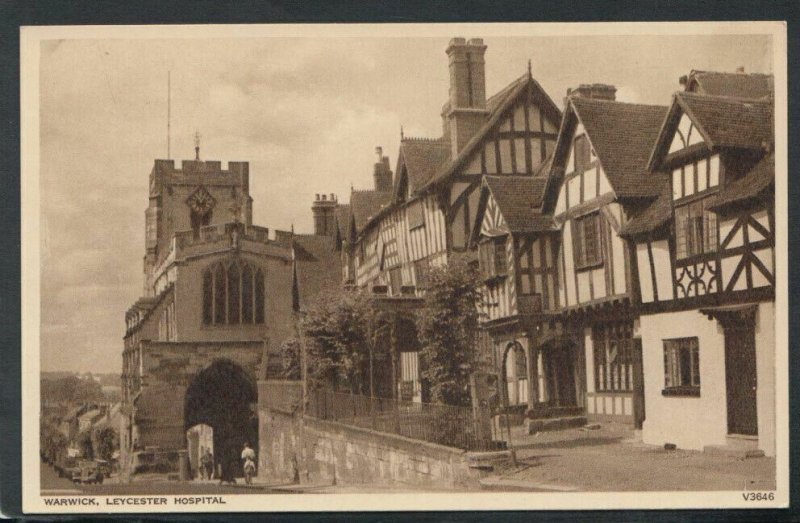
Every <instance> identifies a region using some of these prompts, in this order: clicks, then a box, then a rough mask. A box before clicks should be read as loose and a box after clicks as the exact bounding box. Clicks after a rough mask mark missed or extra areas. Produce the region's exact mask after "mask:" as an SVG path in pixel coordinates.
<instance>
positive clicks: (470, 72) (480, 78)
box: [442, 38, 489, 157]
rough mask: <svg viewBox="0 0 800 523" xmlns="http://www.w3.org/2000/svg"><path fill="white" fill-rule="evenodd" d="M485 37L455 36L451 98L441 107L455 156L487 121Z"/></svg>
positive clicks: (451, 55)
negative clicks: (467, 38) (468, 38)
mask: <svg viewBox="0 0 800 523" xmlns="http://www.w3.org/2000/svg"><path fill="white" fill-rule="evenodd" d="M485 53H486V46H485V45H483V39H481V38H472V39H470V40H465V39H464V38H453V39H452V40H450V45H448V46H447V56H448V58H449V59H450V100H449V101H448V102H447V103H446V104H445V106H444V107H443V108H442V119H443V127H444V132H445V135H446V136H445V137H449V139H450V144H451V146H452V156H453V157H455V156H456V155H457V154H458V153H459V152H460V151H461V150H462V149H463V148H464V146H465V145H466V144H467V142H469V140H470V138H472V137H473V136H474V135H475V133H476V132H477V131H478V129H480V127H481V126H482V125H483V124H484V122H486V118H487V116H488V114H489V113H488V111H487V110H486V71H485V65H484V59H483V56H484V54H485Z"/></svg>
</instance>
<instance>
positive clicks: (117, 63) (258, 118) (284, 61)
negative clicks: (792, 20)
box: [39, 34, 772, 372]
mask: <svg viewBox="0 0 800 523" xmlns="http://www.w3.org/2000/svg"><path fill="white" fill-rule="evenodd" d="M453 36H465V37H467V38H471V37H474V36H480V35H479V34H478V35H469V34H465V35H453ZM447 43H448V38H440V37H430V38H283V37H282V38H277V37H272V38H269V37H267V38H237V39H233V38H231V39H190V38H182V39H172V40H169V39H164V40H157V39H150V40H143V39H130V40H125V39H106V40H102V39H100V40H98V39H94V40H89V39H81V40H48V41H44V42H42V45H41V49H40V52H41V56H40V115H39V116H40V155H41V156H40V165H41V171H40V184H41V218H42V221H41V233H42V234H41V252H42V259H41V299H42V301H41V319H42V325H41V352H40V357H41V370H42V371H55V370H67V371H87V370H90V371H93V372H119V371H120V370H121V361H122V347H123V343H122V336H123V334H124V328H125V322H124V315H125V311H126V310H127V309H128V307H129V306H130V305H131V304H133V303H134V302H135V301H136V299H137V298H138V297H139V296H141V295H142V285H143V274H142V257H143V255H144V210H145V208H146V207H147V196H148V176H149V173H150V170H151V168H152V166H153V160H154V159H156V158H166V157H167V74H168V71H169V72H170V75H171V153H172V154H171V157H172V158H173V159H175V160H176V161H178V163H179V161H180V160H181V159H192V158H194V139H193V136H194V133H195V132H199V133H200V136H201V141H200V148H201V150H200V156H201V159H205V160H219V161H222V163H223V166H225V165H226V164H227V162H228V161H231V160H233V161H249V162H250V190H251V195H252V197H253V199H254V204H253V205H254V210H253V221H254V223H256V224H257V225H261V226H265V227H269V228H270V229H288V228H289V227H290V226H292V225H294V227H295V230H296V231H298V232H311V231H312V230H313V229H312V220H311V210H310V206H311V202H312V200H313V198H314V194H315V193H336V194H337V195H338V196H339V200H340V201H342V202H346V201H348V199H349V194H350V190H351V187H355V188H357V189H358V188H371V186H372V164H373V162H374V161H375V153H374V150H375V147H376V146H383V148H384V154H388V155H389V157H390V162H391V164H392V166H393V169H394V165H395V164H396V161H397V150H398V147H399V143H400V127H401V126H402V127H403V129H404V132H405V135H406V136H424V137H438V136H440V135H441V117H440V112H441V108H442V105H443V104H444V102H445V101H446V100H447V96H448V83H449V73H448V65H447V56H446V54H445V49H446V47H447ZM484 43H485V44H486V45H487V46H488V50H487V51H486V84H487V85H486V89H487V94H488V95H491V94H493V93H495V92H497V91H499V90H500V89H502V88H503V87H505V86H506V85H507V84H508V83H510V82H511V81H512V80H514V79H516V78H518V77H519V76H521V75H522V74H524V73H525V72H526V71H527V64H528V60H530V61H531V67H532V72H533V76H534V77H535V78H536V79H537V80H538V81H539V83H540V84H541V85H542V86H543V88H544V89H545V91H546V92H547V93H548V94H549V95H550V97H551V98H552V99H553V100H554V101H555V102H556V104H557V105H559V106H563V97H564V94H565V92H566V89H567V88H569V87H575V86H577V85H578V84H581V83H594V82H600V83H607V84H613V85H615V86H616V87H617V89H618V91H617V100H619V101H623V102H634V103H647V104H660V105H668V104H669V103H670V99H671V95H672V93H674V92H675V91H677V90H678V89H679V88H680V86H679V84H678V78H679V77H680V76H681V75H685V74H687V73H688V72H689V71H690V70H691V69H700V70H716V71H734V70H735V69H736V68H737V67H739V66H744V67H745V70H746V71H747V72H761V73H771V72H772V63H771V56H772V55H771V53H772V47H771V39H770V37H769V36H759V35H747V36H744V35H699V36H685V35H684V36H586V37H576V36H559V37H506V38H497V37H493V38H485V39H484Z"/></svg>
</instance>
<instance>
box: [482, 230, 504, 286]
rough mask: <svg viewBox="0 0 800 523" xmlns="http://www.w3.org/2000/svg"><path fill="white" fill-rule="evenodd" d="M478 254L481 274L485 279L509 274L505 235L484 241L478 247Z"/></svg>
mask: <svg viewBox="0 0 800 523" xmlns="http://www.w3.org/2000/svg"><path fill="white" fill-rule="evenodd" d="M478 254H479V258H480V269H481V276H482V277H483V279H484V280H491V279H493V278H502V277H505V276H507V275H508V260H507V258H506V237H505V236H499V237H496V238H491V239H489V240H486V241H484V242H483V243H481V244H480V245H479V247H478Z"/></svg>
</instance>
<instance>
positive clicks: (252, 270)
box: [120, 154, 296, 474]
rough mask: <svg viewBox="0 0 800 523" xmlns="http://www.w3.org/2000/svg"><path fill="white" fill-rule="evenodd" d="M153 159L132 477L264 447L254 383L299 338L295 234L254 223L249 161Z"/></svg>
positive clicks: (129, 433) (134, 386) (133, 347)
mask: <svg viewBox="0 0 800 523" xmlns="http://www.w3.org/2000/svg"><path fill="white" fill-rule="evenodd" d="M197 156H198V158H196V159H195V160H189V161H183V162H182V163H181V165H180V166H179V167H177V166H176V165H175V162H174V161H172V160H156V161H155V163H154V165H153V168H152V171H151V173H150V190H149V205H148V207H147V210H146V213H145V216H146V219H145V222H146V235H145V237H146V239H145V255H144V289H143V293H142V297H141V298H139V299H138V300H137V301H136V302H135V303H134V304H133V305H132V306H131V307H130V309H129V310H128V312H127V313H126V315H125V323H126V329H125V336H124V350H123V369H122V390H123V398H122V400H123V414H124V416H123V426H122V427H121V431H120V439H121V462H122V467H123V470H124V471H125V472H126V473H127V474H134V473H140V472H147V471H148V470H150V469H151V468H153V467H155V468H158V469H159V470H162V469H164V467H166V468H168V469H170V470H176V471H177V470H178V464H179V462H180V461H181V460H186V459H187V458H188V460H189V465H190V466H191V467H196V464H197V459H198V452H199V446H200V445H201V444H202V445H203V446H213V449H214V450H213V453H214V455H215V457H216V459H217V460H221V461H219V462H223V461H224V460H231V463H232V466H234V467H236V466H238V465H237V463H238V461H239V460H238V459H235V458H236V456H237V455H238V453H239V452H241V448H242V445H243V444H244V443H245V442H246V441H249V442H250V443H251V444H255V443H256V441H257V438H258V432H257V431H258V425H257V420H256V419H255V418H254V412H255V410H254V405H255V403H256V401H257V386H256V384H257V381H258V380H259V379H262V378H264V377H265V376H266V373H267V371H268V368H269V367H270V365H272V364H273V363H272V362H274V361H275V359H276V358H277V356H276V354H277V351H278V347H279V345H280V343H281V342H282V341H284V340H285V339H287V338H289V337H290V336H292V335H293V330H292V329H293V328H292V324H293V323H292V322H293V312H294V311H293V306H294V305H295V302H296V300H295V299H294V296H293V292H294V290H293V287H294V286H295V285H294V284H295V283H296V282H293V277H294V274H295V272H296V271H295V270H294V267H293V263H294V250H293V245H294V243H293V239H292V235H291V234H288V235H287V234H278V235H277V236H276V237H275V239H270V235H269V231H268V229H266V228H263V227H257V226H255V225H253V223H252V221H253V220H252V204H253V200H252V198H251V197H250V179H249V176H250V173H249V165H248V163H247V162H229V163H228V165H227V169H223V167H222V165H221V163H220V162H218V161H202V160H200V159H199V154H198V155H197Z"/></svg>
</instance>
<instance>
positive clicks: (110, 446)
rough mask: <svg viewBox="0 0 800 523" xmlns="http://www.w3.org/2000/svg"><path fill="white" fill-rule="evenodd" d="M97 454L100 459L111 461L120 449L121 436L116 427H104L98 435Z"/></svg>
mask: <svg viewBox="0 0 800 523" xmlns="http://www.w3.org/2000/svg"><path fill="white" fill-rule="evenodd" d="M95 437H96V439H97V454H98V456H99V457H100V459H104V460H110V459H111V457H112V456H113V454H114V451H115V450H117V449H118V448H119V434H118V433H117V430H116V429H115V428H114V427H103V428H102V429H100V430H99V431H98V432H97V434H96V436H95Z"/></svg>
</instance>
